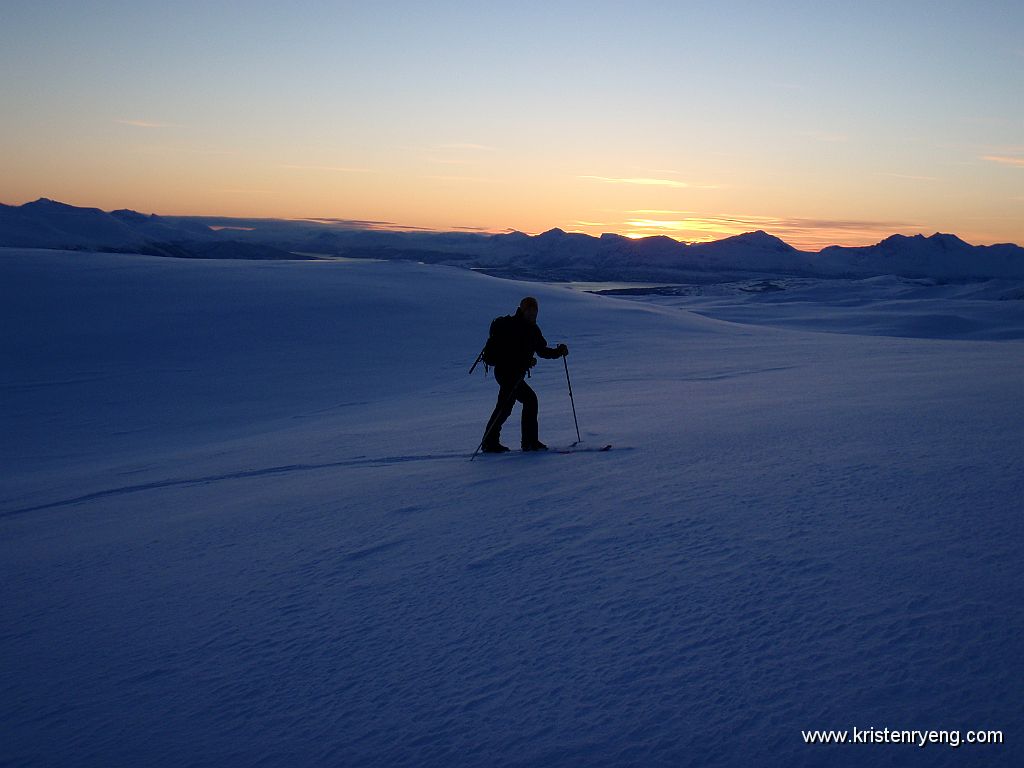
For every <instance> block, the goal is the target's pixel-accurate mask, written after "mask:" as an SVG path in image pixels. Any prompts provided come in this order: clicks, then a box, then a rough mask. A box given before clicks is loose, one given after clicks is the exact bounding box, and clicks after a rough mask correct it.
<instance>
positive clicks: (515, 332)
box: [486, 310, 561, 376]
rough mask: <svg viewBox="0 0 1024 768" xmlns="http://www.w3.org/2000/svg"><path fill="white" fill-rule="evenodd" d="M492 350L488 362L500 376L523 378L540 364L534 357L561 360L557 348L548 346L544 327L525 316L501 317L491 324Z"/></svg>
mask: <svg viewBox="0 0 1024 768" xmlns="http://www.w3.org/2000/svg"><path fill="white" fill-rule="evenodd" d="M488 347H493V349H492V350H491V354H490V355H488V359H487V360H486V361H487V362H488V364H489V365H493V366H494V369H495V375H496V376H497V375H498V374H499V373H505V374H512V375H522V374H524V373H526V371H527V370H528V369H529V368H530V367H532V366H533V364H534V363H535V362H536V361H535V360H534V357H533V356H534V355H538V356H539V357H543V358H547V359H549V360H554V359H555V358H557V357H560V356H561V355H560V354H559V352H558V350H557V349H552V348H551V347H549V346H548V342H547V340H546V339H545V338H544V334H543V333H541V331H540V326H538V325H537V324H536V323H531V322H530V321H529V320H527V319H526V317H524V316H523V313H522V312H520V311H519V310H516V313H515V314H514V315H505V316H504V317H497V318H495V319H494V322H492V323H491V336H490V340H489V341H488Z"/></svg>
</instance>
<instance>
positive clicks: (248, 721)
mask: <svg viewBox="0 0 1024 768" xmlns="http://www.w3.org/2000/svg"><path fill="white" fill-rule="evenodd" d="M808 290H811V289H810V288H808ZM830 290H831V289H830ZM526 293H531V294H534V295H536V296H537V297H538V298H539V299H540V303H541V314H540V324H541V327H542V328H543V330H544V332H545V334H546V336H547V338H548V340H549V341H550V342H551V343H557V342H560V341H564V342H566V343H568V344H569V346H570V349H571V354H570V356H569V358H568V362H569V366H570V370H571V373H572V383H573V391H574V394H575V398H576V407H577V411H578V415H579V421H580V427H581V430H582V431H583V436H584V439H585V441H586V443H587V444H588V445H599V444H604V443H613V444H614V446H615V448H614V449H613V450H612V451H611V452H609V453H576V454H570V455H532V454H519V453H514V454H509V455H506V456H483V457H479V458H478V459H477V460H476V461H474V462H472V463H471V462H469V461H467V457H468V455H469V453H470V452H471V451H472V450H473V448H474V447H475V445H476V443H477V441H478V440H479V437H480V433H481V432H482V429H483V424H484V420H485V419H486V417H487V415H488V414H489V412H490V409H491V407H492V406H493V401H494V396H495V392H496V386H495V384H494V382H493V381H492V380H491V379H486V380H485V379H484V378H483V377H482V376H480V375H479V374H477V375H475V376H473V377H469V376H467V375H466V371H467V370H468V368H469V366H470V364H471V363H472V361H473V358H474V357H475V356H476V354H477V352H478V350H479V348H480V346H482V344H483V341H484V338H483V337H484V334H485V332H486V327H487V324H488V322H489V321H490V319H491V318H492V317H494V316H495V315H498V314H504V313H506V312H509V311H511V310H512V309H513V308H514V306H515V304H516V303H517V302H518V299H519V298H521V296H522V295H524V294H526ZM780 295H782V294H778V293H773V294H771V298H770V299H768V298H767V297H768V294H764V295H760V296H757V297H754V298H751V299H746V300H745V302H746V304H745V308H744V309H743V311H744V315H743V317H742V318H741V317H738V316H735V315H734V316H732V317H731V319H732V320H742V322H727V321H725V320H722V319H715V318H712V317H707V316H701V315H699V314H695V313H693V312H691V311H686V310H682V309H680V307H679V306H678V305H675V306H674V305H672V304H671V301H672V300H665V299H650V300H642V301H637V300H636V299H623V298H613V297H605V296H595V295H590V294H583V293H580V292H578V291H574V290H571V289H569V288H566V287H561V286H545V285H538V284H522V283H516V282H513V281H503V280H498V279H495V278H489V277H485V276H481V275H477V274H473V273H471V272H468V271H464V270H459V269H454V268H448V267H437V266H423V265H416V264H407V263H344V264H343V263H326V262H238V261H192V260H177V259H158V258H149V257H138V256H127V255H110V254H107V255H103V254H83V253H64V252H52V251H51V252H47V251H28V250H16V249H3V250H0V321H2V327H3V328H4V333H3V334H2V335H0V392H2V394H3V397H2V401H0V403H2V405H0V434H3V435H4V436H5V439H4V441H3V442H2V443H0V583H2V584H3V596H2V600H0V659H2V660H3V661H2V665H3V666H2V676H0V764H3V765H19V766H43V765H65V766H79V765H82V766H85V765H89V766H92V765H147V766H160V765H169V766H170V765H173V766H180V765H210V766H214V765H217V766H223V765H267V766H278V765H387V766H402V765H408V766H456V765H458V766H461V765H488V766H490V765H544V766H560V765H616V766H619V765H643V766H687V765H694V766H718V765H723V766H724V765H728V766H732V765H744V766H745V765H751V764H753V765H830V766H831V765H928V766H934V765H956V766H963V765H979V764H985V765H992V764H1000V765H1019V764H1021V762H1022V759H1024V751H1022V749H1021V734H1022V733H1024V712H1022V708H1021V696H1020V681H1021V679H1022V673H1024V668H1022V667H1024V652H1022V651H1024V648H1022V641H1021V637H1022V636H1024V610H1022V606H1024V600H1022V598H1024V594H1022V591H1024V590H1022V586H1024V580H1022V576H1021V565H1022V558H1021V553H1020V540H1021V534H1022V533H1024V531H1022V528H1024V525H1022V521H1021V515H1020V499H1021V497H1022V492H1024V471H1022V470H1024V467H1022V464H1024V461H1022V458H1024V448H1022V441H1021V437H1022V435H1021V425H1022V424H1024V398H1022V397H1021V394H1022V389H1021V383H1022V381H1024V355H1022V352H1024V342H1021V341H1020V340H1014V339H1009V340H1006V339H1004V340H992V339H995V338H997V337H998V336H999V335H1000V334H999V333H997V332H995V331H993V330H992V329H993V328H994V327H995V326H997V325H998V324H999V322H1000V321H1001V320H1000V318H1001V316H999V315H998V314H997V315H996V319H995V320H993V321H990V322H988V324H987V325H986V326H985V327H986V328H988V329H989V331H990V333H989V334H988V339H985V340H977V339H974V340H959V339H947V338H941V336H943V332H942V329H941V328H936V329H934V332H932V333H929V334H918V335H928V336H932V338H895V337H893V336H878V335H865V334H864V333H863V331H865V330H870V329H871V328H872V327H875V326H874V324H873V322H865V323H858V322H857V318H856V313H857V311H858V309H857V305H856V302H853V303H852V304H851V305H850V306H843V307H842V311H843V313H844V316H845V317H846V318H847V319H846V320H844V322H845V323H847V326H846V329H847V330H856V331H860V333H858V334H856V335H855V334H853V333H818V332H813V331H809V330H806V329H807V328H811V327H814V324H815V322H816V320H817V319H820V318H821V317H822V315H823V312H824V311H825V310H824V307H825V306H826V305H828V304H831V305H834V306H841V305H842V300H841V298H840V297H838V296H836V297H833V298H831V299H830V298H828V291H827V290H825V289H821V290H818V291H817V292H816V293H815V294H814V295H815V297H816V299H815V301H814V302H809V303H807V304H806V305H805V306H806V312H805V314H804V315H803V316H802V317H801V315H800V306H801V304H800V303H799V302H789V303H788V304H787V305H786V306H785V309H786V317H785V318H784V324H786V325H794V324H795V325H800V326H802V327H803V328H804V330H792V329H783V328H778V327H772V322H773V317H772V315H771V313H772V312H773V311H774V309H775V308H777V307H778V306H779V305H778V304H772V303H770V302H777V301H779V299H778V298H777V297H778V296H780ZM955 299H956V297H952V298H950V301H954V300H955ZM941 300H942V299H941V297H936V298H933V299H928V301H934V302H941ZM730 301H731V302H732V303H733V304H734V305H736V301H735V300H734V299H730ZM758 301H761V303H760V304H758V303H757V302H758ZM1017 303H1019V302H1017V301H1008V302H1002V303H1000V302H995V301H992V302H990V303H989V304H990V306H991V307H993V308H994V307H999V306H1008V305H1010V304H1014V305H1016V304H1017ZM914 306H916V305H915V304H914V302H911V301H908V302H907V304H906V305H905V309H906V314H907V315H909V316H913V317H915V318H917V320H915V322H920V321H921V320H920V318H921V317H927V315H928V312H925V313H921V312H917V311H916V310H915V309H914ZM758 307H759V308H760V314H758ZM705 309H707V307H705ZM719 309H721V307H719ZM868 309H869V310H870V309H871V306H868ZM889 311H890V312H891V313H893V314H897V313H898V311H897V308H895V307H890V310H889ZM972 311H975V312H981V311H982V310H981V309H977V308H975V309H973V310H972ZM993 311H994V312H996V313H998V312H1001V311H1004V310H998V309H994V310H993ZM830 330H833V331H834V330H837V327H831V328H830ZM1011 335H1015V334H1011ZM531 384H532V385H533V386H534V388H535V389H536V390H537V391H538V394H539V396H540V401H541V438H542V439H544V440H546V441H548V442H550V443H553V444H568V443H569V442H571V441H572V440H573V439H574V437H575V433H574V429H573V422H572V414H571V411H570V409H569V402H568V397H567V394H566V386H565V374H564V370H563V368H562V366H561V363H560V362H559V361H544V360H542V361H541V362H540V364H539V365H538V367H537V369H536V373H535V375H534V377H533V379H532V380H531ZM515 418H516V417H515V416H514V417H513V419H512V420H510V422H509V425H508V426H507V427H506V431H505V433H504V436H505V441H506V443H508V444H512V445H514V444H516V442H517V439H518V426H517V425H516V424H515V423H514V421H515ZM853 727H858V728H878V729H881V728H884V727H888V728H924V729H932V728H934V729H951V728H959V729H964V730H967V729H999V730H1003V731H1004V733H1005V738H1006V743H1005V744H1004V745H1002V746H978V745H963V746H961V747H960V748H959V749H952V748H950V747H948V746H945V745H930V746H928V747H925V748H924V749H921V748H918V747H916V746H909V745H847V746H831V745H830V746H820V745H818V746H807V745H805V744H804V743H803V741H802V738H801V734H800V732H801V730H809V729H850V728H853Z"/></svg>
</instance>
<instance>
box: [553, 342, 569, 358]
mask: <svg viewBox="0 0 1024 768" xmlns="http://www.w3.org/2000/svg"><path fill="white" fill-rule="evenodd" d="M555 351H556V352H557V353H558V356H559V357H566V356H568V354H569V348H568V347H567V346H565V344H559V345H558V346H557V347H555Z"/></svg>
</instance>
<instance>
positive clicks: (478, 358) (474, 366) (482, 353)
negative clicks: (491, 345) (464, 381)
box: [469, 345, 487, 375]
mask: <svg viewBox="0 0 1024 768" xmlns="http://www.w3.org/2000/svg"><path fill="white" fill-rule="evenodd" d="M486 348H487V346H486V345H484V349H486ZM483 359H484V350H483V349H481V350H480V354H479V355H477V356H476V362H474V363H473V367H472V368H470V369H469V373H470V375H472V374H473V371H475V370H476V367H477V365H479V364H480V361H481V360H483Z"/></svg>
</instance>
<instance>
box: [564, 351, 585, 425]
mask: <svg viewBox="0 0 1024 768" xmlns="http://www.w3.org/2000/svg"><path fill="white" fill-rule="evenodd" d="M562 363H564V364H565V383H566V384H568V385H569V402H570V403H571V404H572V421H573V424H575V425H576V443H582V442H583V439H582V438H581V437H580V423H579V422H578V421H576V401H575V400H573V398H572V382H571V381H569V363H568V362H566V359H565V355H562ZM576 443H573V445H576Z"/></svg>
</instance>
